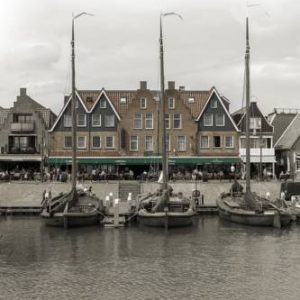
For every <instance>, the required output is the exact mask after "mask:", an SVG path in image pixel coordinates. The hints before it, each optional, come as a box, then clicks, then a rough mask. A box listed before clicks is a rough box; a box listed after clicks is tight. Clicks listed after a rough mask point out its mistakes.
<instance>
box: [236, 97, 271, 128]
mask: <svg viewBox="0 0 300 300" xmlns="http://www.w3.org/2000/svg"><path fill="white" fill-rule="evenodd" d="M245 115H246V107H242V108H240V109H239V110H237V111H235V112H234V113H233V114H232V116H233V118H234V120H235V121H236V123H237V126H238V127H239V129H240V130H241V131H242V132H245V131H246V121H245V120H246V119H245ZM249 116H250V117H260V118H261V119H262V124H261V126H262V128H261V131H262V132H273V131H274V128H273V126H272V125H271V124H270V122H269V121H268V120H267V119H266V118H265V116H264V115H263V114H262V112H261V111H260V109H259V108H258V106H257V103H256V102H250V108H249ZM258 131H260V130H258Z"/></svg>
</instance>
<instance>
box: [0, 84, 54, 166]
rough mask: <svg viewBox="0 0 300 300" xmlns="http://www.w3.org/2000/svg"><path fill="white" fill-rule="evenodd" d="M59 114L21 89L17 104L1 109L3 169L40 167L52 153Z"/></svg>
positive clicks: (0, 143) (0, 141) (0, 148)
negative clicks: (52, 131) (51, 132)
mask: <svg viewBox="0 0 300 300" xmlns="http://www.w3.org/2000/svg"><path fill="white" fill-rule="evenodd" d="M55 118H56V115H55V114H54V113H53V112H52V111H51V110H50V109H48V108H45V107H44V106H42V105H40V104H39V103H37V102H36V101H35V100H33V99H32V98H31V97H30V96H28V95H27V93H26V88H21V89H20V95H19V96H18V97H17V101H15V102H14V105H13V107H11V108H9V109H3V108H0V150H1V151H0V165H1V169H8V170H9V169H13V168H14V167H16V166H17V165H18V167H20V168H21V167H22V166H23V167H26V168H28V167H35V168H38V167H39V165H40V163H41V161H42V160H43V159H44V158H45V157H47V156H48V147H49V134H48V130H49V129H50V128H51V127H52V125H53V123H54V120H55Z"/></svg>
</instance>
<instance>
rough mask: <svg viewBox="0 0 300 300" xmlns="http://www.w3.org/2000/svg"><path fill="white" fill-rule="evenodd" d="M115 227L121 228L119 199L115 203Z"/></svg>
mask: <svg viewBox="0 0 300 300" xmlns="http://www.w3.org/2000/svg"><path fill="white" fill-rule="evenodd" d="M114 226H115V227H118V226H119V199H118V198H117V199H115V201H114Z"/></svg>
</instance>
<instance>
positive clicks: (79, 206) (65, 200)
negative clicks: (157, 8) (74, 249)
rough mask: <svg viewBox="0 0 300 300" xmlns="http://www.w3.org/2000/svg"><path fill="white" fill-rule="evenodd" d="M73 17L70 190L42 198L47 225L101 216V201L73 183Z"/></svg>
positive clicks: (87, 222) (87, 221)
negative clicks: (52, 196)
mask: <svg viewBox="0 0 300 300" xmlns="http://www.w3.org/2000/svg"><path fill="white" fill-rule="evenodd" d="M84 14H87V13H81V14H79V15H77V16H75V17H73V18H72V42H71V45H72V123H73V126H72V189H71V191H70V192H69V193H61V194H60V195H58V196H57V197H54V198H51V196H50V197H49V198H48V197H45V193H44V196H43V201H42V205H43V208H42V212H41V215H40V216H41V217H42V219H43V220H44V221H45V224H46V225H50V226H62V227H65V228H67V227H69V226H70V227H73V226H86V225H93V224H96V223H99V222H100V221H101V219H102V218H103V213H102V212H103V205H102V201H101V200H99V199H98V198H97V197H96V196H95V195H94V194H93V193H92V191H91V188H90V189H89V190H87V189H84V188H81V189H79V188H78V187H76V181H77V170H76V169H77V168H76V148H77V145H76V137H77V134H76V131H77V130H76V124H77V123H76V93H75V49H74V20H75V19H76V18H78V17H80V16H81V15H84Z"/></svg>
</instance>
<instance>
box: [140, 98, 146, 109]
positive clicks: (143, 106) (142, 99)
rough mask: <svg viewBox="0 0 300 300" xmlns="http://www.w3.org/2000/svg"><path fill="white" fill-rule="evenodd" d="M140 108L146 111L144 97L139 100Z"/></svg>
mask: <svg viewBox="0 0 300 300" xmlns="http://www.w3.org/2000/svg"><path fill="white" fill-rule="evenodd" d="M140 108H141V109H147V98H145V97H142V98H140Z"/></svg>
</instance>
